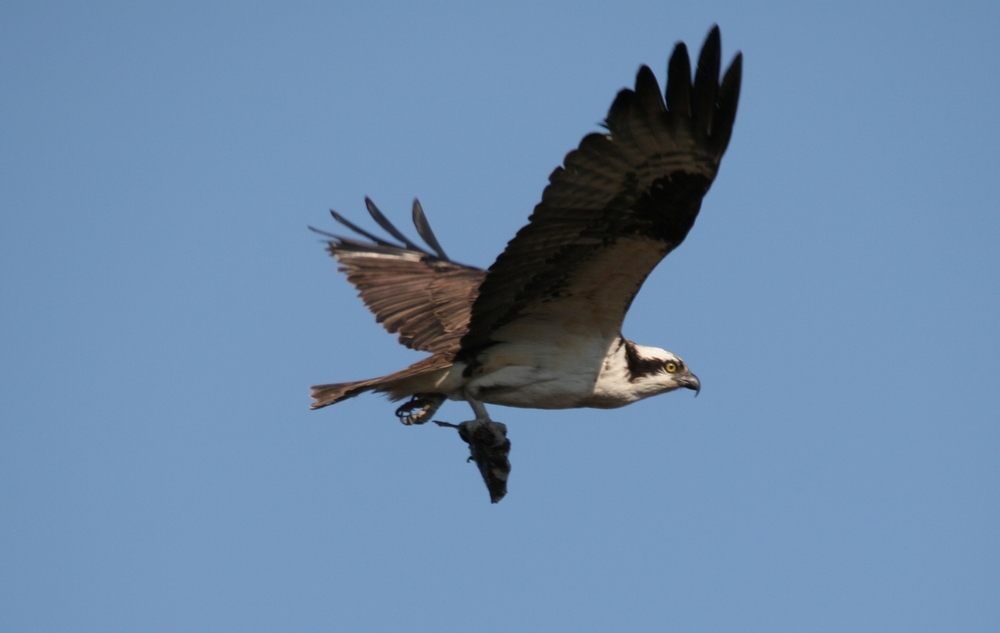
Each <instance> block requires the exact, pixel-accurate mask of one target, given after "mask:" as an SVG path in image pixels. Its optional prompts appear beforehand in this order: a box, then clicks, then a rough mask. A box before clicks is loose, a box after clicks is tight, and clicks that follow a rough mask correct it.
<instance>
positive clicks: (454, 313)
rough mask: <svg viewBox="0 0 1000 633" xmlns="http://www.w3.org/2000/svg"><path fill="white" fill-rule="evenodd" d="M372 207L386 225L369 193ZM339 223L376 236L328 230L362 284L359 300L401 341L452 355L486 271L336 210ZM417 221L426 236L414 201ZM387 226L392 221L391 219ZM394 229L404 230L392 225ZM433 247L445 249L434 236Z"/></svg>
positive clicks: (344, 267) (333, 249) (343, 266)
mask: <svg viewBox="0 0 1000 633" xmlns="http://www.w3.org/2000/svg"><path fill="white" fill-rule="evenodd" d="M366 203H367V204H368V208H369V211H370V212H371V213H372V215H373V216H375V214H376V213H378V215H377V216H375V217H376V220H377V221H378V222H379V224H381V225H382V226H383V228H384V227H385V225H386V224H388V220H386V219H385V217H384V216H382V215H381V213H380V212H378V209H377V207H375V205H374V204H373V203H372V202H371V201H370V200H367V199H366ZM333 217H334V219H336V220H337V221H338V222H340V223H341V224H344V225H345V226H347V227H348V228H350V229H351V230H353V231H356V232H358V233H361V234H362V235H364V236H365V237H367V238H369V239H371V240H372V242H362V241H358V240H354V239H350V238H345V237H340V236H337V235H332V234H329V233H324V235H327V236H328V237H331V238H332V239H331V240H330V241H329V242H328V250H329V252H330V254H331V255H333V256H334V257H335V258H337V261H338V262H339V263H340V270H341V271H342V272H345V273H347V279H348V281H350V282H351V283H352V284H354V286H355V287H356V288H357V289H358V293H359V296H360V297H361V300H362V301H364V303H365V305H366V306H368V309H369V310H371V311H372V312H373V313H374V314H375V319H376V321H378V322H379V323H381V324H382V325H383V327H385V329H386V330H388V331H389V332H390V333H392V334H396V333H398V334H399V342H400V343H402V344H403V345H405V346H407V347H409V348H411V349H416V350H421V351H427V352H431V353H433V354H446V355H449V356H450V355H453V354H454V353H455V352H456V351H457V349H458V342H459V340H460V339H461V338H462V336H463V335H464V334H465V332H466V329H467V327H468V324H469V315H470V313H471V310H472V304H473V302H474V301H475V299H476V296H478V292H479V285H480V284H481V283H482V280H483V277H484V276H485V274H486V273H485V271H483V270H481V269H479V268H474V267H472V266H466V265H464V264H458V263H455V262H452V261H450V260H448V259H445V258H443V257H438V256H435V255H432V254H430V253H428V252H427V251H424V250H422V249H420V247H419V246H417V245H416V244H414V243H413V242H410V241H409V240H406V242H407V243H406V244H405V245H402V246H399V245H396V244H393V243H392V242H389V241H388V240H384V239H382V238H379V237H377V236H375V235H372V234H370V233H367V232H365V231H363V230H361V229H359V228H358V227H356V226H354V225H353V224H351V223H350V222H348V221H346V220H344V219H343V218H341V217H340V216H339V215H337V214H336V213H334V214H333ZM414 222H415V223H417V227H418V232H419V233H420V234H421V235H422V236H424V237H425V239H426V236H427V235H430V236H431V237H433V233H431V232H430V226H429V225H428V224H427V220H426V218H424V216H423V210H422V209H420V208H419V203H418V202H416V201H414ZM389 226H392V225H391V224H390V225H389ZM392 228H393V231H391V233H392V234H393V235H394V236H396V235H401V233H400V232H399V231H398V230H396V229H395V227H392ZM433 242H434V243H433V244H432V245H431V248H433V249H434V250H435V251H436V252H438V253H439V254H440V255H444V251H443V250H441V247H440V246H439V245H438V244H437V240H436V239H434V240H433Z"/></svg>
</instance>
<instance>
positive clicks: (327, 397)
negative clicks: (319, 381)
mask: <svg viewBox="0 0 1000 633" xmlns="http://www.w3.org/2000/svg"><path fill="white" fill-rule="evenodd" d="M384 380H385V378H369V379H368V380H356V381H354V382H338V383H335V384H331V385H313V386H312V387H310V389H312V393H310V394H309V395H310V396H311V397H312V399H313V400H315V401H316V402H314V403H312V404H311V405H309V408H310V409H319V408H322V407H325V406H327V405H331V404H337V403H338V402H340V401H341V400H347V399H348V398H353V397H354V396H356V395H358V394H362V393H364V392H366V391H371V390H372V389H374V388H376V387H378V386H379V385H380V384H381V383H382V382H383V381H384Z"/></svg>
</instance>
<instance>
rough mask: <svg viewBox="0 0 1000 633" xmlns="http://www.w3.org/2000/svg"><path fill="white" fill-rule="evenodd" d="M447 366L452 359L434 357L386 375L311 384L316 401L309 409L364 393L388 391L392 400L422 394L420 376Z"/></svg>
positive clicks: (423, 389) (439, 355)
mask: <svg viewBox="0 0 1000 633" xmlns="http://www.w3.org/2000/svg"><path fill="white" fill-rule="evenodd" d="M449 367H451V359H450V358H449V357H446V356H444V355H441V354H437V355H434V356H431V357H429V358H425V359H423V360H422V361H420V362H418V363H414V364H413V365H410V366H409V367H407V368H406V369H402V370H400V371H397V372H396V373H394V374H389V375H388V376H380V377H378V378H369V379H368V380H356V381H354V382H338V383H334V384H330V385H314V386H313V387H311V389H312V394H311V395H312V398H313V400H315V401H316V402H313V403H312V404H311V405H310V408H312V409H319V408H321V407H325V406H327V405H331V404H337V403H338V402H340V401H341V400H347V399H348V398H353V397H354V396H356V395H359V394H362V393H364V392H366V391H379V392H387V393H388V395H389V398H390V399H391V400H401V399H403V398H406V397H407V396H412V395H413V394H414V393H417V392H423V391H425V389H426V387H421V382H422V381H421V378H422V377H423V376H426V375H428V374H430V375H434V374H435V373H436V372H439V371H441V370H442V369H447V368H449ZM414 379H417V382H416V383H414V382H413V380H414ZM431 391H433V390H431ZM431 414H433V411H432V412H431Z"/></svg>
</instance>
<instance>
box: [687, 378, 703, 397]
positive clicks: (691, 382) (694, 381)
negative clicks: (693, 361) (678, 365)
mask: <svg viewBox="0 0 1000 633" xmlns="http://www.w3.org/2000/svg"><path fill="white" fill-rule="evenodd" d="M683 385H684V388H685V389H691V390H692V391H694V397H695V398H697V397H698V394H699V393H701V381H700V380H698V377H697V376H695V375H694V374H690V375H689V376H687V377H686V378H685V379H684V382H683Z"/></svg>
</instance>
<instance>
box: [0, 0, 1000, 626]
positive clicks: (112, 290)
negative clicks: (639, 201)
mask: <svg viewBox="0 0 1000 633" xmlns="http://www.w3.org/2000/svg"><path fill="white" fill-rule="evenodd" d="M716 22H717V23H718V24H719V25H720V26H721V28H722V38H723V49H724V57H725V59H726V60H727V62H728V60H729V59H731V57H732V55H733V54H734V53H735V52H736V51H737V50H742V51H743V53H744V55H745V66H744V82H743V93H742V101H741V104H740V111H739V114H738V117H737V122H736V128H735V132H734V135H733V140H732V143H731V145H730V148H729V152H728V154H727V156H726V158H725V160H724V161H723V164H722V168H721V171H720V175H719V178H718V179H717V181H716V184H715V186H714V187H713V189H712V191H711V192H710V193H709V195H708V197H707V198H706V200H705V204H704V206H703V208H702V213H701V216H700V217H699V220H698V223H697V225H696V226H695V228H694V229H693V230H692V232H691V233H690V235H689V237H688V240H687V241H686V242H685V243H684V245H683V246H682V247H681V248H680V249H678V250H677V251H676V252H675V253H673V254H672V255H671V256H670V257H669V258H668V259H667V260H666V261H665V262H664V263H663V264H662V265H661V266H660V267H659V268H658V269H657V270H656V272H655V273H654V274H653V275H652V276H651V277H650V279H649V280H648V282H647V283H646V285H645V287H644V289H643V291H642V292H641V293H640V295H639V296H638V298H637V300H636V301H635V303H634V305H633V307H632V310H631V312H630V313H629V317H628V319H627V321H626V323H625V328H624V334H625V335H626V336H628V337H629V338H631V339H633V340H636V341H638V342H641V343H645V344H650V345H656V346H661V347H665V348H667V349H670V350H672V351H674V352H676V353H678V354H680V355H681V356H682V357H684V359H685V360H686V361H687V362H688V363H689V364H690V365H691V367H692V368H693V370H694V371H695V372H696V373H697V374H698V375H699V377H700V378H701V380H702V383H703V390H702V393H701V396H700V397H698V398H697V399H694V398H693V397H691V394H690V393H688V392H685V393H675V394H670V395H666V396H662V397H658V398H654V399H650V400H647V401H644V402H641V403H638V404H635V405H633V406H630V407H628V408H624V409H619V410H615V411H590V410H581V411H556V412H553V411H531V410H513V409H503V408H494V409H493V414H494V417H495V418H496V419H499V420H501V421H504V422H506V423H507V424H508V427H509V434H510V439H511V440H512V442H513V451H512V454H511V458H512V462H513V468H514V470H513V473H512V475H511V480H510V494H509V495H508V497H507V498H506V499H504V500H503V501H502V502H501V503H500V504H498V505H496V506H492V505H490V504H489V502H488V498H487V494H486V490H485V488H484V486H483V484H482V481H481V480H480V479H479V476H478V473H477V472H476V471H475V468H474V466H472V465H470V464H466V463H465V461H464V459H465V456H466V454H467V451H466V448H465V445H464V444H463V443H462V442H461V441H460V440H459V438H458V437H457V435H456V434H455V433H454V432H453V431H449V430H445V429H440V428H437V427H433V426H430V425H428V426H424V427H419V428H404V427H402V426H401V425H400V424H399V423H398V422H397V421H396V420H395V418H394V416H393V415H392V411H393V409H394V407H393V406H392V405H391V404H390V403H388V402H386V401H385V400H383V399H381V398H378V397H375V396H365V397H361V398H357V399H355V400H351V401H348V402H345V403H342V404H339V405H337V406H335V407H333V408H329V409H325V410H322V411H319V412H312V411H309V410H308V404H309V399H308V391H307V387H308V386H309V385H310V384H315V383H317V382H332V381H340V380H349V379H356V378H363V377H369V376H374V375H379V374H382V373H387V372H389V371H393V370H395V369H398V368H400V367H402V366H404V365H405V364H407V363H409V362H412V361H414V360H416V359H417V358H419V356H418V355H416V354H414V353H412V352H409V351H408V350H405V349H403V348H402V347H400V346H398V345H397V344H396V343H395V341H394V338H393V337H392V336H390V335H387V334H386V333H384V332H383V331H382V330H381V328H380V327H379V326H377V325H376V324H375V323H374V319H373V318H372V317H371V315H370V314H368V313H367V311H366V310H365V309H364V307H363V306H362V304H361V303H360V301H358V300H357V299H356V298H355V292H354V290H353V289H352V288H351V287H350V286H349V285H348V284H347V282H346V281H345V280H344V279H343V278H342V276H341V275H339V274H338V273H337V271H336V264H335V262H334V261H333V260H331V259H330V258H329V257H328V256H327V255H326V254H325V253H324V251H323V249H322V245H321V244H320V242H319V241H318V240H317V239H316V236H315V235H313V234H312V233H310V232H309V231H307V230H306V225H314V226H318V227H320V228H327V229H330V228H332V227H333V223H332V220H330V218H329V216H328V215H327V209H329V208H335V209H337V210H338V211H339V212H341V213H343V214H344V215H347V216H348V217H350V218H353V219H355V220H357V221H359V222H365V223H366V224H365V226H371V224H370V223H367V222H368V221H367V218H366V216H365V212H364V205H363V197H364V196H365V195H369V196H371V197H372V198H373V199H374V200H375V202H376V203H377V204H379V206H380V207H381V208H382V210H383V211H384V212H386V213H387V214H388V215H389V216H390V217H391V218H394V219H396V220H397V221H398V222H399V223H400V224H401V225H404V224H405V223H406V218H407V216H408V210H409V205H410V203H411V201H412V198H413V197H414V196H418V197H419V198H420V200H421V201H422V203H423V206H424V208H425V210H426V211H427V213H428V215H429V217H430V220H431V223H432V225H433V226H434V227H435V230H436V232H437V235H438V237H439V238H440V240H441V242H442V244H443V245H444V247H445V249H446V250H447V251H448V253H449V254H450V255H451V256H452V257H453V258H454V259H456V260H458V261H462V262H467V263H470V264H474V265H479V266H483V267H485V266H488V265H489V264H490V263H491V262H492V260H493V258H494V257H495V256H496V255H497V254H498V253H499V252H500V251H501V249H502V248H503V246H504V244H505V243H506V242H507V240H508V239H510V237H512V236H513V234H514V233H515V231H516V230H517V229H518V228H519V227H520V226H521V225H522V224H523V223H524V221H525V219H526V218H527V216H528V214H529V213H530V211H531V209H532V207H533V206H534V204H535V203H536V202H537V201H538V199H539V196H540V194H541V190H542V188H543V186H544V185H545V183H546V181H547V177H548V174H549V173H550V172H551V170H552V169H553V168H554V167H556V166H557V165H558V164H559V163H560V162H561V160H562V157H563V156H564V155H565V153H566V152H567V151H569V150H570V149H572V148H573V147H575V146H576V144H577V143H578V142H579V140H580V138H582V136H583V135H584V134H586V133H588V132H591V131H594V130H596V129H597V124H598V123H599V122H600V121H601V120H602V119H603V117H604V115H605V114H606V112H607V107H608V106H609V105H610V103H611V100H612V99H613V97H614V95H615V93H616V91H617V90H619V89H620V88H621V87H623V86H625V85H631V83H632V81H633V80H634V76H635V71H636V70H637V68H638V67H639V65H640V64H642V63H646V64H649V65H650V66H651V67H652V68H653V69H654V71H655V72H656V74H657V75H658V77H659V78H660V79H661V81H662V79H663V75H664V70H665V68H666V60H667V57H668V55H669V53H670V50H671V49H672V47H673V45H674V43H675V42H676V41H677V40H684V41H686V42H687V43H688V44H689V46H690V47H691V48H693V49H698V48H700V45H701V42H702V40H703V38H704V37H705V34H706V33H707V31H708V29H709V27H710V26H711V25H712V24H713V23H716ZM998 28H1000V5H998V4H996V3H994V2H985V1H983V2H956V3H949V4H947V5H945V3H937V4H935V3H888V2H837V3H821V2H816V3H798V2H787V3H778V2H772V3H744V2H732V3H730V2H677V3H666V2H660V3H652V2H615V3H594V2H589V3H588V2H583V3H551V2H531V3H509V2H508V3H502V4H501V3H495V4H488V3H479V4H472V3H454V4H444V3H436V4H435V3H430V4H427V5H425V6H423V7H421V8H414V7H412V6H404V5H396V4H392V3H366V4H361V3H357V4H355V5H352V6H346V3H345V6H341V7H332V6H325V5H323V4H322V3H294V4H285V5H283V6H281V7H280V8H279V7H278V6H277V5H265V4H260V3H258V4H244V3H211V4H206V3H169V4H168V3H164V4H161V5H159V6H154V5H152V4H150V3H145V4H142V3H140V4H135V3H86V4H85V5H81V4H80V3H66V4H58V3H44V2H35V3H4V4H3V5H0V147H2V151H0V508H2V511H0V629H2V630H9V631H67V630H74V631H219V630H231V631H237V630H238V631H274V630H296V631H314V630H315V631H319V630H323V631H330V630H344V631H347V630H350V631H386V630H408V631H436V632H447V631H466V630H477V631H511V630H519V631H606V630H612V629H614V630H670V631H675V630H676V631H730V630H767V631H802V630H809V631H848V630H857V631H862V630H879V631H940V630H963V631H976V630H978V631H985V630H997V629H998V628H1000V601H998V596H1000V530H998V529H997V525H1000V460H998V455H1000V428H998V421H1000V420H998V418H1000V395H998V394H1000V389H998V386H997V385H998V384H1000V369H998V367H1000V365H998V363H997V362H996V361H997V358H998V353H1000V327H998V325H1000V323H998V314H1000V253H998V248H997V243H998V238H1000V220H998V209H1000V177H998V174H1000V149H998V148H1000V142H998V141H1000V125H998V122H997V104H998V102H1000V72H998V69H1000V43H998V40H997V32H998ZM438 417H439V418H440V419H446V420H450V421H453V422H459V421H461V420H464V419H467V418H468V417H470V416H469V411H468V408H467V407H466V406H465V405H460V404H455V403H452V404H449V405H447V406H446V407H445V408H443V409H442V410H441V412H440V413H439V414H438Z"/></svg>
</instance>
